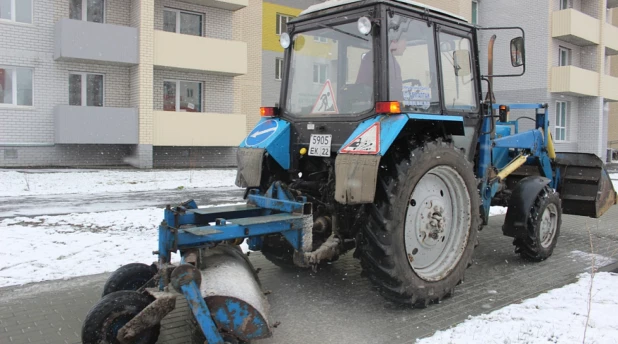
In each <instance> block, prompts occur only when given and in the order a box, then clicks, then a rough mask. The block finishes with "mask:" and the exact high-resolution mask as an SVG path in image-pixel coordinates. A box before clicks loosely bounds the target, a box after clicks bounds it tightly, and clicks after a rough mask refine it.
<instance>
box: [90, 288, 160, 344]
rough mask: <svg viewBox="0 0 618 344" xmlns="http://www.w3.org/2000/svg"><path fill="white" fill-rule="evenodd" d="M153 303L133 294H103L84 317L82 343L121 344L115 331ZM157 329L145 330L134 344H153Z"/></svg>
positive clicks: (156, 337)
mask: <svg viewBox="0 0 618 344" xmlns="http://www.w3.org/2000/svg"><path fill="white" fill-rule="evenodd" d="M153 301H154V298H153V297H152V296H149V295H144V294H141V293H138V292H135V291H117V292H114V293H111V294H109V295H106V296H105V297H104V298H102V299H101V300H100V301H99V302H98V303H97V304H96V305H95V306H94V307H93V308H92V309H91V310H90V312H88V315H86V319H84V324H83V325H82V342H83V343H84V344H99V343H109V344H115V343H120V342H119V341H118V339H117V338H116V337H117V336H118V331H120V329H121V328H122V327H123V326H124V325H126V324H127V323H128V322H129V321H130V320H131V319H133V318H134V317H135V316H136V315H138V314H139V313H140V312H141V311H142V310H143V309H144V308H146V306H148V305H149V304H150V303H151V302H153ZM160 328H161V326H160V325H156V326H154V327H153V328H150V329H148V330H146V331H144V332H143V333H141V334H140V335H139V336H138V337H137V338H136V339H135V341H134V342H133V343H136V344H154V343H156V342H157V339H158V338H159V331H160Z"/></svg>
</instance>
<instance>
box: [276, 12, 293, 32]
mask: <svg viewBox="0 0 618 344" xmlns="http://www.w3.org/2000/svg"><path fill="white" fill-rule="evenodd" d="M277 17H279V19H277V18H275V20H276V21H278V23H275V32H276V34H277V36H279V35H281V34H282V33H283V32H281V28H282V27H283V25H281V21H282V20H283V18H286V19H287V20H286V21H285V24H287V23H288V22H289V21H290V20H292V19H294V18H296V17H294V16H292V15H289V14H283V13H277ZM276 24H279V27H278V28H279V30H277V25H276Z"/></svg>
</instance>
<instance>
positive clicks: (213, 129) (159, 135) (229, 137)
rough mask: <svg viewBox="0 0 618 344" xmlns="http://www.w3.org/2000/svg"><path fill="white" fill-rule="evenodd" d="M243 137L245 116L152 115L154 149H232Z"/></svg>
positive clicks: (203, 114)
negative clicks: (171, 147)
mask: <svg viewBox="0 0 618 344" xmlns="http://www.w3.org/2000/svg"><path fill="white" fill-rule="evenodd" d="M246 135H247V116H245V115H240V114H222V113H204V112H174V111H155V112H154V142H153V144H154V145H155V146H210V147H235V146H238V145H239V144H240V142H242V140H244V139H245V136H246Z"/></svg>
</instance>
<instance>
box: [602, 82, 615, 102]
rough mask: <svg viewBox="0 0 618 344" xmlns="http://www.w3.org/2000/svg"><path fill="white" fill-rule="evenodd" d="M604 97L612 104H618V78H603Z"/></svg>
mask: <svg viewBox="0 0 618 344" xmlns="http://www.w3.org/2000/svg"><path fill="white" fill-rule="evenodd" d="M603 97H604V98H605V100H607V101H610V102H618V78H616V77H613V76H609V75H604V76H603Z"/></svg>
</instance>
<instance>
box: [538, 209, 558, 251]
mask: <svg viewBox="0 0 618 344" xmlns="http://www.w3.org/2000/svg"><path fill="white" fill-rule="evenodd" d="M557 228H558V209H557V208H556V206H555V205H554V204H548V205H547V207H546V208H545V210H544V211H543V215H541V223H540V226H539V239H540V241H541V246H543V247H545V248H547V247H549V246H550V245H551V243H552V241H553V240H554V237H555V236H556V229H557Z"/></svg>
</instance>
